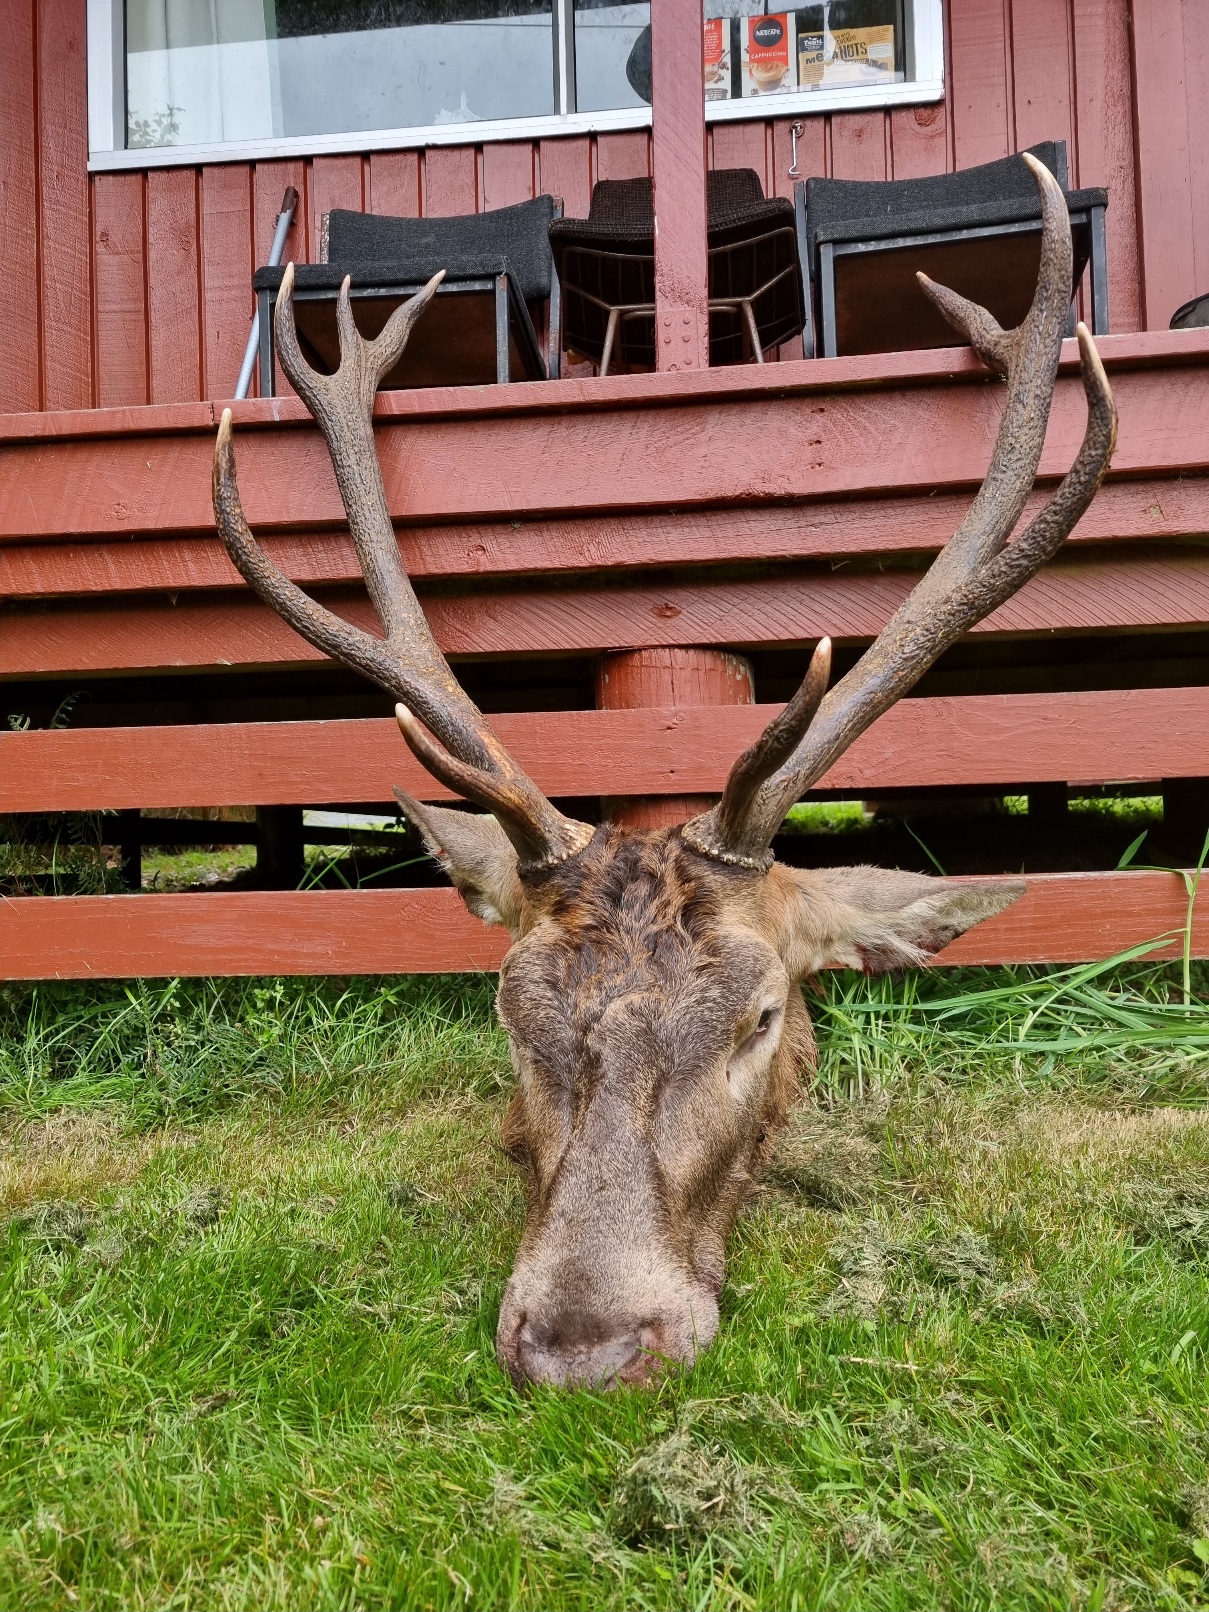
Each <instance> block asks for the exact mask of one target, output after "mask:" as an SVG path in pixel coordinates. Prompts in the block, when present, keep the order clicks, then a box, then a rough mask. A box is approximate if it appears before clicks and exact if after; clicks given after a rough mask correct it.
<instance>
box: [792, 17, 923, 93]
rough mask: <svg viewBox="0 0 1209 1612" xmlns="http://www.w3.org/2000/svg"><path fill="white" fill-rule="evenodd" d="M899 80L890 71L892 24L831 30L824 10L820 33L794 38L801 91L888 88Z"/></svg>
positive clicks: (800, 35)
mask: <svg viewBox="0 0 1209 1612" xmlns="http://www.w3.org/2000/svg"><path fill="white" fill-rule="evenodd" d="M900 76H901V75H900V74H898V73H897V72H895V68H894V25H893V23H883V24H880V25H879V26H877V27H872V28H835V29H832V28H831V27H829V26H828V23H827V7H825V6H824V8H823V28H822V31H821V32H818V31H814V32H810V33H807V32H805V31H803V32H802V33H800V34H799V35H798V83H799V85H800V86H801V88H802V89H804V90H812V89H821V88H824V87H825V88H828V89H830V88H831V87H832V86H833V85H837V84H889V83H894V82H895V81H896V80H897V79H898V78H899V77H900Z"/></svg>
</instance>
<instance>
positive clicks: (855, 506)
mask: <svg viewBox="0 0 1209 1612" xmlns="http://www.w3.org/2000/svg"><path fill="white" fill-rule="evenodd" d="M1049 492H1050V489H1049V488H1044V489H1038V490H1037V491H1036V492H1035V493H1033V495H1032V496H1031V497H1030V498H1029V500H1028V503H1027V505H1026V508H1025V513H1024V517H1023V519H1024V521H1026V522H1027V521H1028V520H1030V519H1031V518H1032V516H1033V515H1035V514H1036V513H1037V511H1038V510H1039V509H1040V508H1041V505H1042V504H1043V503H1044V502H1045V499H1046V498H1047V497H1048V496H1049ZM969 506H970V495H969V494H968V493H957V494H954V493H938V494H935V495H933V496H929V497H923V496H920V495H918V494H915V495H909V496H905V497H904V496H893V495H887V496H885V497H882V498H858V499H848V500H841V501H830V502H827V503H795V504H764V505H757V506H752V507H748V508H742V507H740V508H733V507H732V508H728V509H706V510H698V509H690V510H684V511H678V512H676V513H675V514H671V513H668V512H666V511H661V512H659V513H657V514H641V513H639V514H628V515H581V516H571V517H557V516H554V517H547V518H545V519H541V520H510V521H502V522H501V521H484V522H481V523H478V524H475V525H467V524H465V523H464V522H458V523H455V524H452V525H447V526H422V527H416V526H404V527H401V528H400V531H399V541H400V547H401V549H402V553H403V558H404V563H405V564H406V566H407V569H408V572H409V573H410V575H411V576H412V577H413V578H415V579H416V580H417V581H420V582H424V581H437V580H441V581H444V580H449V579H458V578H468V577H501V576H513V577H524V576H533V575H550V574H559V573H563V574H566V573H575V572H581V573H591V574H596V575H599V574H607V573H609V572H617V571H643V570H650V569H653V568H655V567H659V566H664V567H667V566H684V565H721V564H728V563H729V564H745V565H747V564H752V563H755V562H761V561H774V562H785V561H793V560H811V559H820V560H841V559H847V558H854V557H859V556H868V555H886V556H894V555H899V556H901V555H903V554H910V553H925V554H926V553H933V552H935V551H936V550H937V549H939V548H941V547H942V546H943V545H944V544H945V543H947V542H948V540H949V538H950V537H951V536H952V535H953V532H954V531H955V530H956V528H957V526H958V524H959V522H960V521H961V520H962V518H963V516H964V515H965V513H966V511H967V510H968V508H969ZM1207 532H1209V476H1203V477H1200V478H1196V477H1192V478H1188V479H1184V480H1176V479H1170V478H1169V479H1165V480H1159V479H1156V478H1146V479H1144V480H1139V481H1118V482H1111V483H1109V484H1108V485H1106V486H1105V487H1103V488H1102V489H1101V490H1100V492H1099V493H1098V494H1097V496H1096V498H1095V500H1094V501H1093V503H1092V505H1091V508H1090V509H1089V510H1088V512H1087V514H1086V515H1084V517H1083V519H1082V520H1081V521H1080V522H1079V524H1078V525H1077V526H1076V527H1075V529H1074V531H1073V532H1072V533H1071V535H1070V537H1069V538H1068V540H1067V541H1068V543H1069V544H1071V545H1072V546H1075V547H1080V546H1082V545H1084V544H1087V543H1096V544H1116V543H1136V542H1144V543H1146V542H1149V543H1153V542H1162V541H1170V540H1171V539H1173V538H1175V539H1179V538H1185V537H1201V536H1203V534H1205V533H1207ZM263 541H264V546H265V549H266V552H267V553H268V554H269V556H270V558H271V559H272V560H273V562H274V564H275V565H277V566H278V567H279V568H280V569H281V570H282V571H283V572H284V573H285V574H286V575H287V576H288V577H290V578H292V579H293V580H294V581H295V582H298V583H301V584H303V585H310V586H314V585H316V584H324V583H347V582H354V581H357V580H358V579H359V578H360V575H361V570H360V566H359V564H358V561H357V555H356V550H355V549H354V547H353V543H352V539H351V538H350V537H348V536H347V534H345V533H343V532H339V531H332V530H330V529H327V528H323V529H315V530H313V531H306V532H298V533H291V534H286V535H281V534H278V535H273V534H269V535H267V536H266V537H265V538H264V539H263ZM231 587H238V588H242V587H243V581H242V579H241V578H240V576H239V574H238V572H237V571H236V570H235V567H234V566H233V565H232V564H231V562H230V560H229V559H228V558H227V555H226V551H225V550H224V549H223V547H222V544H221V543H220V542H219V539H218V536H217V534H216V533H214V532H198V533H194V534H192V535H180V536H175V537H157V536H153V535H151V536H141V537H134V536H126V537H123V538H98V539H93V540H91V541H74V540H73V541H70V542H53V541H45V540H44V541H40V542H32V543H30V542H24V543H21V542H12V543H9V544H7V545H5V546H4V547H3V548H2V549H0V596H3V597H5V598H8V599H14V600H15V599H25V598H39V597H53V596H56V595H64V594H90V595H93V596H96V595H100V594H106V593H131V594H137V593H157V592H186V591H188V590H189V589H208V588H231Z"/></svg>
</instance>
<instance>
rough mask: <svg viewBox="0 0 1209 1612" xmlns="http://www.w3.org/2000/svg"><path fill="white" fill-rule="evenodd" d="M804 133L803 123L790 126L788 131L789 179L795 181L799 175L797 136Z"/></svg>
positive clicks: (804, 126)
mask: <svg viewBox="0 0 1209 1612" xmlns="http://www.w3.org/2000/svg"><path fill="white" fill-rule="evenodd" d="M805 131H806V125H805V124H804V123H794V124H792V125H791V127H790V130H789V140H790V163H789V177H790V178H791V179H797V178H798V176H799V173H800V171H801V170H800V169H799V168H798V136H799V135H801V134H804V133H805Z"/></svg>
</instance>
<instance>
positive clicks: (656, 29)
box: [651, 0, 709, 370]
mask: <svg viewBox="0 0 1209 1612" xmlns="http://www.w3.org/2000/svg"><path fill="white" fill-rule="evenodd" d="M703 38H704V36H703V29H702V13H701V0H656V3H655V4H653V5H652V6H651V58H652V60H651V105H652V110H653V113H654V139H653V154H652V158H653V160H652V166H653V170H654V183H655V367H656V368H657V369H660V370H672V369H707V368H708V367H709V306H708V295H709V294H708V290H707V283H706V280H707V266H706V249H705V228H706V223H705V168H706V162H705V87H704V86H705V53H704V43H703Z"/></svg>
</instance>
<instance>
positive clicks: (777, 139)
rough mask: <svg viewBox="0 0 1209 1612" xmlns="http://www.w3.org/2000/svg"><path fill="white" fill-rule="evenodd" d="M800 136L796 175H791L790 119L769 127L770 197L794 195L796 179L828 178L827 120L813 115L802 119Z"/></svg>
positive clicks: (791, 120) (791, 124)
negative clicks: (770, 149) (770, 130)
mask: <svg viewBox="0 0 1209 1612" xmlns="http://www.w3.org/2000/svg"><path fill="white" fill-rule="evenodd" d="M799 121H800V122H801V124H802V132H801V134H800V135H798V173H797V175H796V177H795V176H793V175H791V174H790V172H789V170H790V168H791V167H792V166H793V140H792V138H791V133H792V128H793V119H792V118H787V119H785V120H784V121H779V122H776V123H774V124H773V125H772V173H771V174H770V175H769V180H770V184H769V189H768V194H769V195H770V196H790V197H792V195H793V187H794V185H795V184H796V183H797V181H798V179H824V178H826V176H827V119H826V118H825V117H822V116H820V115H819V114H817V113H816V114H815V115H814V116H813V117H807V118H802V119H800V120H799Z"/></svg>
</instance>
